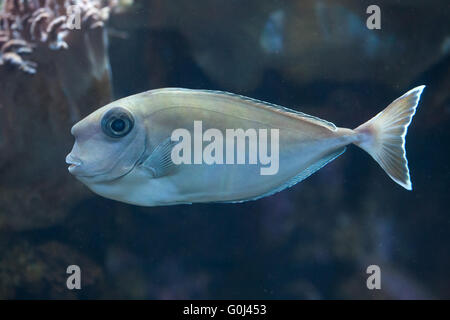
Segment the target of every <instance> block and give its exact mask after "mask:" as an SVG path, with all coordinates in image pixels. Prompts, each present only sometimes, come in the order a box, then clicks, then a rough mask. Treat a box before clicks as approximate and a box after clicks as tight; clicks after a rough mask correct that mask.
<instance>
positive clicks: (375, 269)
mask: <svg viewBox="0 0 450 320" xmlns="http://www.w3.org/2000/svg"><path fill="white" fill-rule="evenodd" d="M366 273H367V274H370V276H369V277H368V278H367V281H366V285H367V289H369V290H374V289H378V290H380V289H381V269H380V267H379V266H377V265H376V264H372V265H370V266H368V267H367V270H366Z"/></svg>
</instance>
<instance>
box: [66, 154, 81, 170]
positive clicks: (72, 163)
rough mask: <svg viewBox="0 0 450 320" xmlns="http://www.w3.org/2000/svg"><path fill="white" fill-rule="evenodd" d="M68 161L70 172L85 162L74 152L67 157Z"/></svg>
mask: <svg viewBox="0 0 450 320" xmlns="http://www.w3.org/2000/svg"><path fill="white" fill-rule="evenodd" d="M66 163H67V164H68V165H69V168H68V170H69V172H70V173H75V170H77V168H79V167H81V165H82V164H83V161H81V160H80V159H79V158H77V157H74V156H73V155H72V154H68V155H67V157H66Z"/></svg>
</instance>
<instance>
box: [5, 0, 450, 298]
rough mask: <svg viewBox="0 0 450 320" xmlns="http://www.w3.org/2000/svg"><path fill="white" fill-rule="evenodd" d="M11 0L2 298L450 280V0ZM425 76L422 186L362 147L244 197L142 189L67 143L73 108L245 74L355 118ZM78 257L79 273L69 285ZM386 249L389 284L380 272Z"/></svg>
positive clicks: (226, 294) (409, 286)
mask: <svg viewBox="0 0 450 320" xmlns="http://www.w3.org/2000/svg"><path fill="white" fill-rule="evenodd" d="M0 3H1V6H2V9H1V13H0V47H1V49H0V115H1V116H0V298H2V299H25V298H31V299H36V298H45V299H47V298H52V299H53V298H61V299H106V298H113V299H119V298H121V299H135V298H136V299H227V298H228V299H434V298H441V299H442V298H447V299H449V298H450V277H449V276H448V270H450V255H449V250H448V247H449V245H450V232H449V231H450V215H449V212H448V193H449V181H450V170H449V164H448V156H449V153H448V150H449V149H448V139H449V133H450V131H449V129H448V128H449V116H450V90H449V88H450V54H449V52H450V4H449V2H448V1H445V0H430V1H419V0H410V1H400V0H398V1H396V0H391V1H385V0H378V1H365V0H362V1H361V0H333V1H331V0H317V1H301V0H284V1H281V0H196V1H190V0H173V1H166V0H149V1H143V0H141V1H139V0H135V1H132V0H127V1H126V0H122V1H100V0H98V1H96V0H93V1H88V0H80V1H63V0H48V1H41V0H36V1H26V0H22V1H8V0H3V1H0ZM372 4H376V5H378V6H379V7H380V9H381V29H379V30H377V29H375V30H370V29H368V28H367V26H366V20H367V19H368V18H369V16H370V14H367V13H366V10H367V7H368V6H369V5H372ZM70 5H76V6H77V8H78V9H79V10H80V13H81V18H82V19H81V20H80V29H74V30H71V29H70V28H68V23H69V22H68V18H67V10H68V8H69V6H70ZM61 17H62V18H61ZM422 84H425V85H427V88H426V89H425V91H424V94H423V95H422V100H421V102H420V105H419V108H418V111H417V114H416V116H415V117H414V120H413V123H412V125H411V126H410V128H409V132H408V136H407V155H408V160H409V166H410V170H411V176H412V181H413V187H414V190H413V191H412V192H407V191H405V190H404V189H402V188H401V187H399V186H397V185H396V184H395V183H393V182H392V181H391V180H390V179H389V178H388V177H387V176H386V175H385V174H384V173H383V171H382V170H381V169H380V168H379V167H378V165H377V164H376V163H375V162H374V161H373V160H372V159H371V158H370V157H369V156H368V155H367V154H366V153H364V152H362V151H361V150H359V149H357V148H354V147H350V148H349V149H348V150H347V152H346V153H345V155H343V156H342V157H340V158H339V159H337V160H336V161H334V162H332V163H330V164H329V165H328V166H326V167H325V168H323V169H322V170H320V171H318V172H317V173H315V174H314V175H313V176H311V177H310V178H308V179H307V180H306V181H304V182H302V183H300V184H298V185H296V186H295V187H293V188H291V189H288V190H285V191H283V192H281V193H278V194H276V195H274V196H271V197H268V198H265V199H262V200H258V201H254V202H247V203H243V204H201V205H198V204H197V205H180V206H171V207H154V208H145V207H137V206H131V205H126V204H122V203H118V202H115V201H112V200H107V199H104V198H101V197H99V196H97V195H95V194H93V193H92V192H90V191H89V190H88V189H87V188H86V187H85V186H83V185H81V183H80V182H78V181H77V180H76V179H75V178H74V177H73V176H71V175H70V174H69V173H68V172H67V165H66V164H65V161H64V159H65V156H66V154H68V153H69V151H70V149H71V147H72V144H73V137H72V136H71V135H70V128H71V126H72V125H73V124H74V123H75V122H77V121H78V120H80V119H81V118H83V117H84V116H86V115H88V114H89V113H91V112H92V111H93V110H95V109H97V108H98V107H100V106H103V105H104V104H106V103H108V102H110V101H112V100H114V99H117V98H121V97H124V96H128V95H130V94H134V93H138V92H141V91H146V90H150V89H155V88H161V87H186V88H202V89H214V90H224V91H231V92H234V93H238V94H243V95H246V96H250V97H252V98H257V99H261V100H264V101H268V102H271V103H276V104H280V105H283V106H287V107H291V108H293V109H296V110H300V111H302V112H305V113H309V114H312V115H315V116H319V117H321V118H324V119H326V120H329V121H332V122H334V123H335V124H336V125H338V126H341V127H350V128H354V127H356V126H358V125H359V124H361V123H362V122H364V121H366V120H368V119H369V118H370V117H372V116H374V115H375V114H376V113H378V112H379V111H381V110H382V109H383V108H384V107H385V106H387V105H388V104H389V103H390V102H391V101H393V100H394V99H395V98H397V97H399V96H400V95H402V94H403V93H405V92H406V91H408V90H409V89H412V88H413V87H415V86H417V85H422ZM154 192H157V190H155V191H154ZM72 264H75V265H79V266H80V268H81V270H82V280H81V282H82V289H81V290H73V291H70V290H68V289H67V288H66V278H67V276H68V275H67V274H66V268H67V266H69V265H72ZM372 264H375V265H378V266H380V268H381V285H382V289H381V290H368V289H367V287H366V279H367V277H368V275H367V274H366V268H367V267H368V266H369V265H372Z"/></svg>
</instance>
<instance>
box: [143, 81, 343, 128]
mask: <svg viewBox="0 0 450 320" xmlns="http://www.w3.org/2000/svg"><path fill="white" fill-rule="evenodd" d="M158 91H160V92H164V91H184V92H192V93H195V92H199V93H207V94H216V95H223V96H229V97H233V98H236V99H240V100H242V101H248V102H251V103H253V104H255V105H258V106H261V107H264V108H273V109H276V110H279V111H282V112H285V113H289V114H292V115H295V116H298V117H301V118H305V119H307V120H310V121H312V122H315V123H317V124H319V125H322V126H325V127H327V128H329V129H330V130H333V131H335V130H336V129H337V128H336V126H335V125H334V123H332V122H329V121H326V120H323V119H320V118H318V117H315V116H311V115H309V114H306V113H303V112H300V111H297V110H293V109H289V108H286V107H283V106H280V105H277V104H274V103H269V102H265V101H261V100H258V99H253V98H249V97H246V96H242V95H239V94H235V93H231V92H226V91H219V90H204V89H200V90H197V89H184V88H164V89H156V90H152V91H150V92H152V93H157V92H158Z"/></svg>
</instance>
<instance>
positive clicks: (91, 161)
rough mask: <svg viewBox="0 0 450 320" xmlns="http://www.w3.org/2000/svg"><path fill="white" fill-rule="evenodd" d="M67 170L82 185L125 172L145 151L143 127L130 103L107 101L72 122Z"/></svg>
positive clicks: (112, 177)
mask: <svg viewBox="0 0 450 320" xmlns="http://www.w3.org/2000/svg"><path fill="white" fill-rule="evenodd" d="M71 133H72V135H73V136H74V137H75V143H74V145H73V148H72V151H71V152H70V153H69V154H68V155H67V157H66V163H67V164H69V168H68V169H69V172H70V173H71V174H73V175H74V176H76V177H77V178H78V179H79V180H81V181H82V182H84V183H85V184H88V185H89V184H90V183H94V182H107V181H112V180H115V179H117V178H119V177H122V176H124V175H126V174H127V173H129V172H130V171H131V170H132V169H133V168H134V167H135V165H136V163H137V162H138V161H139V159H140V157H141V156H142V154H143V153H144V151H145V136H146V134H145V126H144V122H143V119H142V117H140V116H139V114H137V113H136V112H133V108H132V106H127V105H126V104H125V105H123V104H122V105H118V104H117V103H111V104H109V105H107V106H105V107H103V108H100V109H98V110H97V111H95V112H93V113H91V114H90V115H89V116H87V117H86V118H84V119H83V120H81V121H79V122H78V123H76V124H75V125H74V126H73V127H72V130H71Z"/></svg>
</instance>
